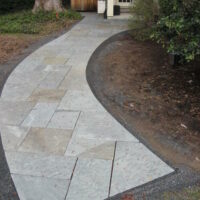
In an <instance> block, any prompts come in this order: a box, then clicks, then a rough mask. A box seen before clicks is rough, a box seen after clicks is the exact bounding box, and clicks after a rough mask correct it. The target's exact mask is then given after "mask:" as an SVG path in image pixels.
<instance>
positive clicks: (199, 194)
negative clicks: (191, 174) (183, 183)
mask: <svg viewBox="0 0 200 200" xmlns="http://www.w3.org/2000/svg"><path fill="white" fill-rule="evenodd" d="M162 199H163V200H171V199H173V200H183V199H184V200H199V199H200V187H198V186H194V187H190V188H185V189H183V190H180V191H175V192H166V193H164V195H163V198H162Z"/></svg>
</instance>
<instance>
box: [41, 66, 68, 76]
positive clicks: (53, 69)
mask: <svg viewBox="0 0 200 200" xmlns="http://www.w3.org/2000/svg"><path fill="white" fill-rule="evenodd" d="M70 69H71V66H70V65H47V66H46V67H45V69H44V71H45V72H63V73H64V74H66V73H67V72H68V71H69V70H70Z"/></svg>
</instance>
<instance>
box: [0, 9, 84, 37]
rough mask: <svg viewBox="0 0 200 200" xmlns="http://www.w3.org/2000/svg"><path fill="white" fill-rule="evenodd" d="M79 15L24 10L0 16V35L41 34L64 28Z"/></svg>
mask: <svg viewBox="0 0 200 200" xmlns="http://www.w3.org/2000/svg"><path fill="white" fill-rule="evenodd" d="M80 19H81V15H80V13H78V12H75V11H72V10H66V11H64V12H61V13H56V12H43V11H40V12H37V13H35V14H33V13H32V11H31V10H25V11H21V12H16V13H12V14H5V15H0V33H25V34H41V33H48V32H51V30H54V31H55V30H58V29H59V28H61V27H62V28H63V27H66V25H67V24H69V21H72V20H80Z"/></svg>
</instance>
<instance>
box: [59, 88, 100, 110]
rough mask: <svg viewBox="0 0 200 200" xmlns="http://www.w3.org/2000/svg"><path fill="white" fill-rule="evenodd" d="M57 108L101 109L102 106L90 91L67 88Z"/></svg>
mask: <svg viewBox="0 0 200 200" xmlns="http://www.w3.org/2000/svg"><path fill="white" fill-rule="evenodd" d="M58 109H60V110H62V109H63V110H81V111H98V110H99V111H102V110H103V109H104V108H103V107H102V105H101V104H100V103H99V102H98V101H97V100H96V98H95V97H94V95H93V94H92V93H91V92H90V91H89V92H88V91H77V90H69V91H67V93H66V95H65V96H64V97H63V99H62V101H61V103H60V105H59V107H58Z"/></svg>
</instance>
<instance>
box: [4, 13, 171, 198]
mask: <svg viewBox="0 0 200 200" xmlns="http://www.w3.org/2000/svg"><path fill="white" fill-rule="evenodd" d="M85 15H86V16H85V18H84V19H83V20H82V21H81V22H80V23H78V24H77V25H76V26H74V27H73V28H72V29H71V30H70V31H69V32H67V33H66V34H64V35H63V36H61V37H60V38H58V39H56V40H54V41H52V42H50V43H48V44H46V45H44V46H43V47H41V48H40V49H38V50H37V51H35V52H34V53H32V54H31V55H30V56H28V57H27V58H26V59H25V60H24V61H23V62H21V63H20V64H19V65H18V66H17V67H16V69H15V70H14V72H13V73H12V74H11V75H10V77H9V78H8V80H7V82H6V84H5V86H4V89H3V92H2V96H1V99H0V131H1V136H2V141H3V146H4V149H5V152H6V158H7V161H8V165H9V168H10V171H11V174H12V178H13V181H14V184H15V186H16V189H17V191H18V194H19V197H20V199H22V200H65V199H66V200H91V199H95V200H103V199H106V198H107V197H109V196H113V195H116V194H118V193H120V192H123V191H125V190H128V189H130V188H133V187H136V186H139V185H141V184H144V183H147V182H149V181H152V180H154V179H156V178H159V177H162V176H164V175H166V174H169V173H171V172H172V171H173V169H172V168H170V167H169V166H168V165H167V164H165V163H164V162H163V161H162V160H160V158H158V157H157V156H156V155H155V154H153V153H152V152H151V151H150V150H148V149H147V148H146V147H145V146H144V145H143V144H141V143H140V142H139V141H138V140H137V139H136V138H135V137H134V136H133V135H132V134H130V133H129V132H128V131H127V130H126V129H125V128H124V127H122V126H121V125H120V124H119V123H118V122H117V121H116V120H115V119H114V118H113V117H112V116H111V115H110V114H109V113H108V112H107V111H106V110H105V109H104V108H103V107H102V105H101V104H100V103H99V102H98V101H97V99H96V98H95V97H94V95H93V93H92V92H91V90H90V88H89V86H88V83H87V81H86V75H85V70H86V67H87V63H88V60H89V58H90V56H91V54H92V53H93V51H94V50H95V49H96V48H97V47H98V46H99V45H100V44H101V43H102V42H103V41H105V40H106V39H107V38H109V37H111V36H112V35H114V34H116V33H118V32H121V31H123V30H126V29H127V27H126V22H125V21H121V20H104V19H103V18H102V17H99V16H98V15H96V14H92V13H90V14H85Z"/></svg>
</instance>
